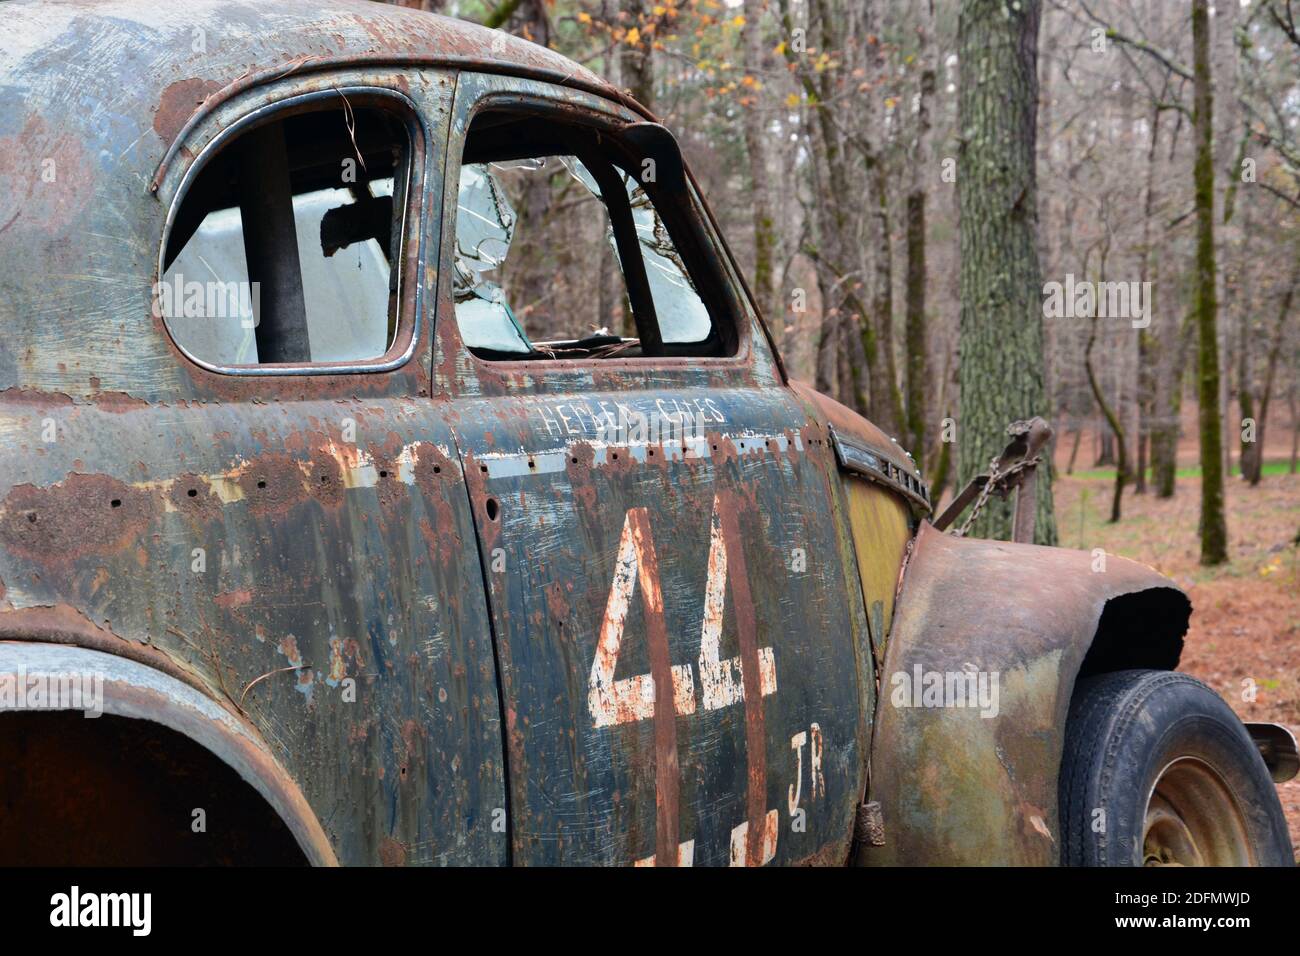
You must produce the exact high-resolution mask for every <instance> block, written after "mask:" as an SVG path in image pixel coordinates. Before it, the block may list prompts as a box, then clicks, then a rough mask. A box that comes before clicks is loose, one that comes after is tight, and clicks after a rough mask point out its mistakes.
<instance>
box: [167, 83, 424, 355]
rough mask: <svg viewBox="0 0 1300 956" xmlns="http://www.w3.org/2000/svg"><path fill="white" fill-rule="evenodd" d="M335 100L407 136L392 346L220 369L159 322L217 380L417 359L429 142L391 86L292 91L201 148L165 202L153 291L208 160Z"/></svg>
mask: <svg viewBox="0 0 1300 956" xmlns="http://www.w3.org/2000/svg"><path fill="white" fill-rule="evenodd" d="M340 97H346V98H347V100H348V102H349V103H350V104H351V105H352V106H354V107H356V106H371V107H373V108H378V109H384V110H387V111H388V112H389V113H390V114H392V115H393V117H394V118H395V119H397V120H398V121H400V122H401V123H402V125H403V127H404V128H405V130H406V135H407V140H408V146H407V161H406V167H407V181H406V194H405V195H406V202H405V203H404V204H403V208H402V229H401V236H402V248H401V250H400V251H399V253H398V255H397V257H396V261H395V262H394V263H392V267H393V268H397V269H398V270H399V271H398V277H397V296H396V301H397V309H398V314H397V322H396V325H395V329H394V333H393V341H392V343H391V344H390V345H389V346H388V349H387V350H386V351H385V352H384V354H383V355H380V356H377V357H375V358H373V359H360V360H356V361H351V362H284V363H270V362H268V363H262V364H258V365H222V364H218V363H215V362H210V361H208V360H206V359H203V358H201V357H199V356H197V355H194V354H193V353H192V352H190V351H189V350H188V349H187V348H186V347H185V346H184V345H182V344H181V343H180V342H179V341H178V340H177V338H176V336H175V335H174V334H173V333H172V328H171V324H170V323H169V322H168V321H167V319H166V317H163V318H162V319H161V320H160V321H161V325H162V327H163V329H164V331H165V332H166V334H167V337H168V339H169V340H170V341H171V343H172V345H173V346H175V348H176V350H177V351H178V352H180V353H181V354H182V355H183V356H185V358H186V359H187V360H189V361H190V362H192V363H193V364H195V365H197V366H199V367H200V368H202V369H205V370H206V371H209V372H213V373H216V374H219V375H230V376H243V377H269V376H289V375H292V376H305V375H355V374H365V373H382V372H391V371H394V370H396V369H399V368H401V367H402V366H404V365H406V364H407V363H408V362H409V361H410V360H411V358H412V357H413V356H414V355H415V354H416V350H417V348H418V346H419V342H420V338H421V335H420V332H421V323H422V312H423V309H422V299H423V296H422V294H421V289H422V288H423V285H424V282H423V276H422V275H421V273H422V269H421V268H420V264H421V262H422V261H423V259H424V255H425V243H426V236H425V232H426V229H425V213H424V210H425V205H426V204H425V192H426V186H427V180H428V175H429V171H428V161H427V158H428V154H429V150H430V144H431V143H433V142H434V140H433V136H432V133H431V131H430V129H429V125H428V122H427V119H426V118H425V116H424V114H423V112H422V111H421V110H420V108H419V106H417V105H416V103H415V102H414V101H413V100H412V99H411V98H410V97H409V96H407V95H406V94H404V93H402V92H400V91H399V90H395V89H391V88H389V87H385V86H380V85H376V84H372V83H366V82H362V83H350V84H346V85H342V86H330V87H329V88H327V89H313V90H308V91H304V92H297V93H292V94H290V95H288V96H285V97H283V98H281V99H275V100H272V101H270V102H263V103H260V104H259V105H257V106H255V107H253V108H252V109H250V110H248V111H247V112H245V113H242V114H241V115H240V116H239V117H238V118H237V119H235V120H234V121H233V122H231V123H230V124H229V125H228V126H225V127H224V128H222V129H220V130H219V131H218V132H216V133H215V134H214V135H213V136H212V137H211V138H210V139H208V140H207V142H205V143H204V144H203V146H202V147H201V148H200V149H199V151H198V153H197V155H196V156H195V157H194V159H193V161H192V162H191V163H190V164H189V165H188V166H187V167H186V169H185V171H184V173H183V175H182V176H181V178H180V181H179V183H178V184H177V187H176V190H175V192H174V193H173V195H172V198H171V200H170V202H169V203H168V206H167V215H166V219H165V220H164V222H163V228H162V231H161V235H160V236H159V242H158V259H157V263H156V266H155V273H154V282H155V287H156V286H157V283H160V282H162V281H163V278H162V277H163V275H164V274H165V270H164V263H165V260H166V255H167V243H168V241H169V240H170V237H171V232H172V227H173V226H174V225H175V221H176V217H177V215H178V214H179V212H180V209H181V206H182V205H183V204H184V202H185V198H186V196H187V194H188V192H189V189H190V186H191V185H192V184H193V183H194V182H195V181H196V180H197V178H198V177H199V175H200V174H201V173H202V171H203V169H204V168H205V167H206V166H207V164H208V162H209V161H211V160H212V159H213V158H214V157H215V156H216V155H217V154H218V153H220V152H221V151H222V150H223V149H225V148H226V147H228V146H230V145H231V144H232V143H233V142H234V141H235V140H237V139H238V138H239V137H240V136H242V135H243V134H245V133H248V132H250V131H251V130H253V129H256V128H257V127H259V126H264V125H266V124H268V123H273V122H277V121H279V120H283V119H286V118H288V117H289V116H293V115H298V114H302V113H310V112H316V111H318V110H320V109H321V108H328V107H329V105H330V102H331V101H334V102H335V103H337V101H338V100H339V99H340ZM394 192H396V189H394Z"/></svg>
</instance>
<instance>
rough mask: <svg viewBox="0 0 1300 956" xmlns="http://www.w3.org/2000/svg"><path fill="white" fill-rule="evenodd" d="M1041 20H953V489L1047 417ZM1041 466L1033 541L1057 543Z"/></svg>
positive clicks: (1004, 506)
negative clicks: (1022, 423) (1035, 419)
mask: <svg viewBox="0 0 1300 956" xmlns="http://www.w3.org/2000/svg"><path fill="white" fill-rule="evenodd" d="M1040 14H1041V8H1040V4H1039V2H1038V0H1018V2H1014V3H1013V2H1012V0H963V2H962V5H961V14H960V19H959V21H958V41H957V42H958V58H959V61H960V77H959V91H958V101H957V110H958V123H959V126H960V147H959V152H958V168H957V195H958V204H959V210H960V217H961V222H960V227H961V229H960V231H961V276H960V284H961V340H960V345H959V349H958V353H959V357H960V362H961V367H960V375H961V399H960V405H959V408H960V421H959V426H958V427H959V432H958V443H957V444H958V475H959V479H960V481H959V483H965V482H966V481H969V480H970V478H971V477H972V476H973V475H976V474H978V473H979V472H982V471H985V470H987V468H988V466H989V461H990V460H991V459H993V458H995V457H996V456H997V455H998V454H999V453H1000V452H1001V451H1002V449H1003V447H1004V446H1005V445H1006V441H1007V438H1006V434H1005V428H1006V426H1007V424H1008V423H1010V422H1011V421H1014V420H1017V419H1023V418H1029V417H1030V416H1033V415H1042V416H1044V417H1049V415H1050V410H1049V409H1048V407H1047V395H1046V390H1045V388H1044V383H1043V369H1044V362H1043V312H1042V276H1041V274H1040V272H1039V263H1038V243H1037V232H1038V197H1037V184H1036V170H1035V159H1036V152H1035V147H1036V140H1037V119H1038V75H1037V67H1038V50H1037V45H1038V25H1039V17H1040ZM1048 464H1049V467H1048V468H1045V469H1044V470H1043V471H1044V472H1045V473H1043V472H1040V480H1039V482H1038V492H1039V495H1038V521H1037V527H1036V529H1035V535H1034V537H1035V540H1036V541H1038V542H1039V543H1043V544H1055V543H1056V522H1055V520H1054V518H1053V514H1052V487H1051V469H1050V462H1049V463H1048ZM1011 508H1012V501H1011V499H1008V500H1007V501H1006V502H1000V501H997V500H996V499H994V500H991V501H990V502H989V505H988V506H987V507H986V508H985V509H984V511H983V513H982V514H981V516H980V518H979V520H978V521H977V522H976V523H975V526H974V529H973V530H974V533H975V534H977V535H980V536H983V537H992V538H1009V537H1010V535H1011V517H1012V511H1011Z"/></svg>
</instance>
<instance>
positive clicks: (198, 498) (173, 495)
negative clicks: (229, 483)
mask: <svg viewBox="0 0 1300 956" xmlns="http://www.w3.org/2000/svg"><path fill="white" fill-rule="evenodd" d="M167 498H168V500H169V501H170V502H171V505H172V507H173V508H175V509H176V510H177V511H178V512H180V513H181V514H183V515H185V517H187V518H190V519H193V520H194V521H197V522H199V523H201V524H210V523H212V522H214V521H220V520H221V508H222V504H221V499H220V498H218V497H217V496H216V495H214V494H213V493H212V489H211V488H210V487H209V486H208V483H207V481H206V480H204V478H203V477H202V476H200V475H194V474H185V475H177V476H176V479H175V480H174V481H173V482H172V486H171V488H170V489H169V490H168V494H167Z"/></svg>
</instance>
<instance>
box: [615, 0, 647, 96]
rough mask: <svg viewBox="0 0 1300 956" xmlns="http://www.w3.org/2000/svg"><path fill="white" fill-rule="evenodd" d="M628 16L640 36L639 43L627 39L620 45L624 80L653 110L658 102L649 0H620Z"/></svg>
mask: <svg viewBox="0 0 1300 956" xmlns="http://www.w3.org/2000/svg"><path fill="white" fill-rule="evenodd" d="M619 2H620V3H621V5H622V11H623V13H624V14H625V15H626V18H627V19H626V23H627V26H628V27H629V28H630V27H636V28H637V30H638V32H639V34H640V36H639V39H638V40H637V42H636V43H627V42H624V43H623V44H621V45H620V46H619V60H620V66H621V68H622V71H623V82H624V84H626V86H627V89H628V91H629V92H630V93H631V94H632V98H633V99H634V100H636V101H637V102H638V103H640V104H641V105H642V106H644V107H645V108H646V109H649V110H653V109H654V102H655V65H654V48H653V45H652V44H653V42H654V37H653V36H652V35H650V34H649V33H648V31H646V29H645V24H646V22H647V20H648V16H647V14H648V11H649V9H650V2H649V0H619Z"/></svg>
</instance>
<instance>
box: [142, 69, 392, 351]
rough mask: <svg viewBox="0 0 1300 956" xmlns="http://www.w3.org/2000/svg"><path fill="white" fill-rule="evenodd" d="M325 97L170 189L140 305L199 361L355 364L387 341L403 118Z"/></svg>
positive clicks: (249, 134) (233, 145)
mask: <svg viewBox="0 0 1300 956" xmlns="http://www.w3.org/2000/svg"><path fill="white" fill-rule="evenodd" d="M325 103H326V106H325V108H320V109H313V110H310V111H306V112H296V113H293V114H292V115H286V116H284V117H283V118H277V119H272V120H271V121H269V122H264V123H262V124H260V125H258V126H256V127H253V128H251V129H249V130H246V131H244V132H242V133H241V134H239V135H238V136H236V137H235V138H234V139H233V140H232V141H231V142H228V143H226V144H225V145H224V146H223V147H222V148H221V150H220V152H219V153H218V154H217V155H215V156H214V157H212V158H211V159H210V160H209V161H208V163H207V164H206V165H205V166H204V167H203V168H202V170H201V172H200V173H199V175H198V176H197V177H196V178H195V180H194V181H193V183H192V184H191V185H190V187H189V188H188V190H187V191H186V193H185V195H184V196H183V197H182V200H181V204H180V206H179V208H178V211H177V213H176V216H175V220H174V222H173V224H172V228H171V230H170V232H169V234H168V239H167V247H166V249H165V251H164V256H163V274H162V278H161V281H160V282H159V285H158V288H157V289H156V290H155V297H154V309H155V312H156V314H158V315H159V316H161V317H162V318H163V319H164V320H165V322H166V324H167V327H168V329H169V331H170V332H171V334H172V337H173V338H174V339H175V341H176V343H177V344H178V345H179V346H180V347H181V348H182V349H183V350H184V351H186V352H187V353H188V354H189V355H191V356H192V357H194V358H195V359H197V360H199V361H201V362H204V363H206V364H210V365H214V366H218V367H223V368H227V367H240V366H257V365H276V364H280V365H282V364H292V365H308V364H310V365H331V364H345V363H355V362H368V361H374V360H377V359H381V358H383V357H384V356H385V355H386V354H387V353H388V352H389V351H390V350H391V349H392V348H393V346H394V344H395V343H396V341H397V339H398V332H399V325H400V319H401V315H400V309H399V303H400V301H401V273H402V269H401V268H400V264H401V262H402V261H403V247H404V242H405V240H406V236H405V230H404V220H405V218H406V217H405V210H406V195H407V190H408V188H409V180H410V166H411V161H410V156H411V136H410V132H409V118H408V117H406V116H403V115H402V114H400V113H399V112H397V111H396V110H394V109H393V108H391V107H389V106H386V105H385V106H382V107H380V106H374V105H361V104H355V105H354V104H353V103H352V102H349V101H348V100H347V99H345V98H344V97H343V95H342V94H339V97H338V99H337V100H336V101H335V100H333V99H332V98H331V99H330V100H326V101H325Z"/></svg>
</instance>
